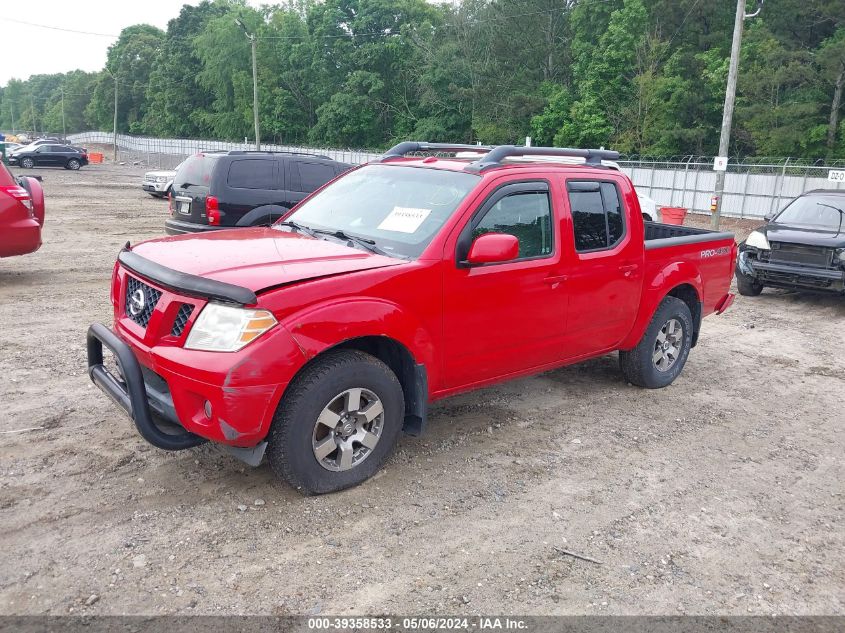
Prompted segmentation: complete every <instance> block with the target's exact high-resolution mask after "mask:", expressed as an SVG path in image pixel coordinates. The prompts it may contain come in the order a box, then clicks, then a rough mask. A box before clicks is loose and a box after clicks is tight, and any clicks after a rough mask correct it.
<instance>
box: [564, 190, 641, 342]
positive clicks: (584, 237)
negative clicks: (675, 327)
mask: <svg viewBox="0 0 845 633" xmlns="http://www.w3.org/2000/svg"><path fill="white" fill-rule="evenodd" d="M623 192H629V193H630V196H629V198H633V195H634V194H633V193H632V189H631V188H630V186H627V187H626V186H625V182H624V181H623V180H622V179H621V178H620V179H617V178H614V177H613V176H612V175H610V174H608V177H607V178H575V177H572V178H567V179H566V181H565V187H564V188H563V193H564V197H563V200H562V201H561V202H562V203H563V205H564V206H565V208H566V210H567V212H568V215H569V219H570V221H569V223H568V228H567V232H568V233H569V235H568V236H567V238H568V239H567V240H565V243H566V244H567V245H568V246H569V247H570V248H569V253H568V259H569V261H568V265H567V282H566V284H567V287H568V289H569V314H568V324H569V327H568V330H569V332H568V341H567V345H566V347H567V350H568V351H569V353H570V355H571V356H572V357H580V356H586V355H591V354H595V353H597V352H601V351H603V350H608V349H614V348H615V346H616V345H618V344H619V343H620V342H621V341H622V339H623V338H624V337H625V336H626V335H627V334H628V332H629V331H630V329H631V327H632V326H633V324H634V319H635V318H636V316H637V312H638V308H639V301H640V293H641V291H642V280H643V275H644V270H643V267H644V262H643V257H644V255H643V253H644V246H643V244H644V242H643V235H642V231H643V223H642V219H641V218H632V217H631V214H630V213H629V208H630V205H631V202H630V200H628V199H627V198H626V197H625V194H624V193H623Z"/></svg>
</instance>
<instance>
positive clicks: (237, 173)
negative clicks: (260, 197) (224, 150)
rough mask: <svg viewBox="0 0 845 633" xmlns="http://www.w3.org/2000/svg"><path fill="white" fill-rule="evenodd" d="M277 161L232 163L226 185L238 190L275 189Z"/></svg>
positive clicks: (257, 159) (262, 160) (254, 159)
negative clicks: (274, 172) (274, 174)
mask: <svg viewBox="0 0 845 633" xmlns="http://www.w3.org/2000/svg"><path fill="white" fill-rule="evenodd" d="M275 166H276V164H275V161H272V160H265V159H262V158H247V159H243V160H235V161H232V164H231V165H229V175H228V177H227V178H226V183H227V184H228V185H229V186H230V187H234V188H236V189H275V183H274V178H273V170H274V168H275Z"/></svg>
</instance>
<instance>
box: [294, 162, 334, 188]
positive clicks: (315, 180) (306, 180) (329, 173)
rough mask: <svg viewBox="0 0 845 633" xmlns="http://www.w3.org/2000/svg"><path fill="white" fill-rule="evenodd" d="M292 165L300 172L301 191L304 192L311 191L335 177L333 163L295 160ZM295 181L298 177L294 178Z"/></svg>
mask: <svg viewBox="0 0 845 633" xmlns="http://www.w3.org/2000/svg"><path fill="white" fill-rule="evenodd" d="M292 166H293V168H294V169H295V170H297V171H298V173H299V191H302V192H304V193H311V192H312V191H314V190H315V189H317V188H319V187H322V186H323V185H325V184H326V183H327V182H328V181H329V180H331V179H332V178H334V177H335V170H334V167H333V166H332V165H324V164H323V163H303V162H295V163H293V164H292ZM295 182H296V179H295V178H294V183H295Z"/></svg>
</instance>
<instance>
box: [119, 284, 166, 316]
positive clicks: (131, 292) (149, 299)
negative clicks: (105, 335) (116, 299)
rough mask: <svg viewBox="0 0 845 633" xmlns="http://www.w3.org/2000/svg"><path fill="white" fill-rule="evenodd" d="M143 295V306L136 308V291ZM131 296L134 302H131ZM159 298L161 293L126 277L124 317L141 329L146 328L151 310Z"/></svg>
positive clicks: (138, 296)
mask: <svg viewBox="0 0 845 633" xmlns="http://www.w3.org/2000/svg"><path fill="white" fill-rule="evenodd" d="M139 290H140V291H141V293H143V305H141V306H140V308H139V307H138V301H137V299H139V298H140V295H138V291H139ZM133 296H134V297H135V300H133ZM160 298H161V292H159V291H158V290H156V289H155V288H152V287H151V286H148V285H147V284H145V283H143V282H142V281H138V280H137V279H135V278H134V277H128V276H127V281H126V316H128V317H129V318H130V319H132V320H133V321H135V323H137V324H138V325H140V326H141V327H147V324H149V322H150V317H151V316H152V314H153V310H154V309H155V307H156V304H157V303H158V300H159V299H160ZM133 310H135V314H133Z"/></svg>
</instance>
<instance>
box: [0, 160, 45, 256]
mask: <svg viewBox="0 0 845 633" xmlns="http://www.w3.org/2000/svg"><path fill="white" fill-rule="evenodd" d="M42 226H44V190H43V189H42V188H41V183H40V182H39V181H38V179H36V178H32V177H26V176H24V177H21V178H18V179H15V177H14V176H12V174H11V173H10V172H9V170H8V169H7V168H6V166H5V165H3V164H2V163H0V257H11V256H13V255H25V254H26V253H32V252H35V251H37V250H38V249H39V248H41V227H42Z"/></svg>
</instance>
